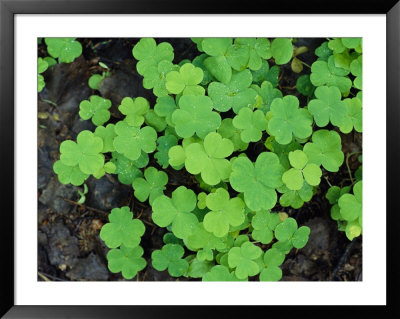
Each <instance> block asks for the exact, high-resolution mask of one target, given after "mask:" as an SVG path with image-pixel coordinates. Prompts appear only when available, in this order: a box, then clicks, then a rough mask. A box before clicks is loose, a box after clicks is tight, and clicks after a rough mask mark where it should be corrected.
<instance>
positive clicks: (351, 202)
mask: <svg viewBox="0 0 400 319" xmlns="http://www.w3.org/2000/svg"><path fill="white" fill-rule="evenodd" d="M353 193H354V195H353V194H343V195H342V196H340V198H339V200H338V205H339V208H340V215H341V217H342V218H343V219H344V220H346V221H349V222H352V221H354V220H356V219H357V218H359V217H360V216H361V214H362V181H360V182H357V183H356V184H355V185H354V187H353Z"/></svg>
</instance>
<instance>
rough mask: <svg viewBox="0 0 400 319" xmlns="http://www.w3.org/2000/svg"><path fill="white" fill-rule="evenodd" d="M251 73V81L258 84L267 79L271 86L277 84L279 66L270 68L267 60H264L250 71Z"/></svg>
mask: <svg viewBox="0 0 400 319" xmlns="http://www.w3.org/2000/svg"><path fill="white" fill-rule="evenodd" d="M251 73H252V75H253V83H256V84H258V85H260V84H261V83H262V82H264V81H268V82H270V83H271V84H272V86H273V87H277V86H278V82H279V67H278V66H277V65H274V66H272V67H271V68H270V67H269V64H268V62H267V61H264V62H263V63H262V65H261V68H260V69H258V70H256V71H252V72H251Z"/></svg>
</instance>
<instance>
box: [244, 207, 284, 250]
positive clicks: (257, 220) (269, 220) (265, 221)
mask: <svg viewBox="0 0 400 319" xmlns="http://www.w3.org/2000/svg"><path fill="white" fill-rule="evenodd" d="M280 222H281V220H280V218H279V215H278V214H276V213H270V212H269V211H263V210H262V211H259V212H257V213H256V215H255V216H254V217H253V219H252V221H251V226H253V232H252V233H251V236H252V237H253V238H254V240H257V241H260V242H261V243H262V244H269V243H270V242H271V241H272V239H273V238H274V234H273V230H275V227H276V226H277V225H278V224H279V223H280Z"/></svg>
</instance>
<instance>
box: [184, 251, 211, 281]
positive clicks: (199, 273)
mask: <svg viewBox="0 0 400 319" xmlns="http://www.w3.org/2000/svg"><path fill="white" fill-rule="evenodd" d="M185 259H186V260H187V261H188V262H189V268H188V270H187V273H186V274H185V275H184V276H187V277H191V278H201V277H203V276H204V275H205V274H206V273H207V272H208V271H209V270H210V269H211V267H212V266H214V263H212V262H210V261H209V260H201V259H199V257H198V256H197V257H195V256H194V255H190V256H188V257H186V258H185ZM213 259H214V256H212V258H211V260H213Z"/></svg>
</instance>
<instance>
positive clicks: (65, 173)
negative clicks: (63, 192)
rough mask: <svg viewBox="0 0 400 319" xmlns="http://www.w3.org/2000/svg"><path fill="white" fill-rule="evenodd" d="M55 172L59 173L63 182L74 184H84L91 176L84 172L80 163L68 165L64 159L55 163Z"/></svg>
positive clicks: (59, 178)
mask: <svg viewBox="0 0 400 319" xmlns="http://www.w3.org/2000/svg"><path fill="white" fill-rule="evenodd" d="M53 170H54V172H55V173H56V174H57V175H58V180H59V181H60V183H61V184H72V185H74V186H79V185H82V184H83V183H84V182H85V180H86V179H87V178H88V177H89V175H88V174H85V173H83V172H82V171H81V170H80V169H79V166H78V165H75V166H68V165H65V164H64V163H63V162H62V161H56V162H55V163H54V165H53Z"/></svg>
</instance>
